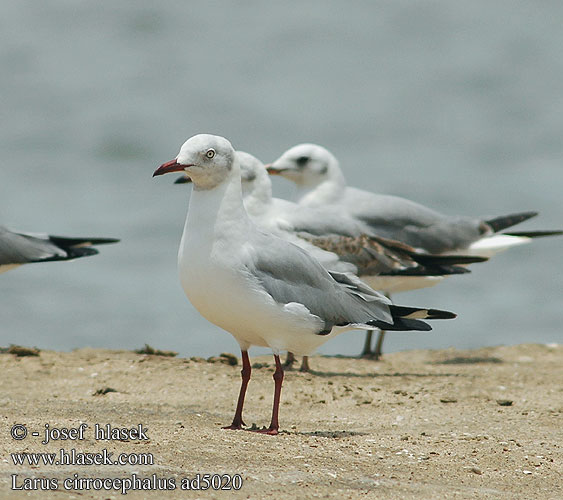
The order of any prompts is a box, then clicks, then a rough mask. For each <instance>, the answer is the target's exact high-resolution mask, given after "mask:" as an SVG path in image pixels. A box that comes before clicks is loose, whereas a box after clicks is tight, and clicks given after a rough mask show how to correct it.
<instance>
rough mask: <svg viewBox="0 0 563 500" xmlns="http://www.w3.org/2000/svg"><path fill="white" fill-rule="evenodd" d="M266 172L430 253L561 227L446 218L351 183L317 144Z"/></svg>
mask: <svg viewBox="0 0 563 500" xmlns="http://www.w3.org/2000/svg"><path fill="white" fill-rule="evenodd" d="M268 172H269V173H270V174H273V175H281V176H283V177H285V178H286V179H288V180H290V181H293V182H294V183H295V184H296V185H297V187H298V197H297V201H298V203H299V204H300V205H301V206H306V207H314V208H317V209H324V208H326V207H333V208H334V207H337V208H338V209H339V210H341V211H344V212H345V213H347V214H348V215H351V216H352V217H354V218H356V219H357V220H358V221H361V222H362V223H364V224H367V225H368V226H369V228H370V230H371V231H372V232H373V233H374V234H377V235H378V236H381V237H384V238H391V239H393V240H398V241H401V242H403V243H406V244H407V245H410V246H411V247H413V248H416V249H417V250H420V251H422V252H427V253H431V254H438V255H454V254H464V255H475V256H481V257H487V258H489V257H492V256H493V255H495V254H496V253H498V252H501V251H504V250H507V249H508V248H510V247H513V246H517V245H522V244H525V243H528V242H530V241H531V240H532V238H535V237H540V236H551V235H557V234H562V231H520V232H515V231H510V232H504V231H505V229H507V228H509V227H511V226H513V225H515V224H518V223H520V222H523V221H525V220H527V219H529V218H531V217H534V216H535V215H537V212H531V211H530V212H521V213H514V214H509V215H504V216H500V217H495V218H484V217H465V216H451V215H444V214H441V213H439V212H437V211H435V210H432V209H431V208H428V207H426V206H424V205H421V204H419V203H416V202H414V201H411V200H408V199H405V198H400V197H398V196H390V195H384V194H375V193H371V192H369V191H365V190H363V189H358V188H354V187H350V186H348V185H347V184H346V180H345V178H344V174H343V173H342V170H341V169H340V165H339V162H338V160H337V159H336V158H335V156H334V155H333V154H332V153H331V152H330V151H328V150H327V149H326V148H324V147H322V146H319V145H316V144H299V145H297V146H294V147H292V148H290V149H289V150H287V151H286V152H285V153H283V154H282V155H281V156H280V157H279V158H278V159H277V160H276V161H274V162H273V163H272V164H270V165H268ZM370 284H372V283H370ZM372 285H373V284H372ZM375 288H376V289H378V290H382V291H383V292H384V293H387V294H388V295H389V294H391V293H395V292H397V291H401V290H397V289H395V290H393V289H390V288H388V287H386V286H382V287H377V286H376V287H375ZM408 289H409V288H408V287H405V288H403V290H408ZM383 335H384V333H383V332H381V333H380V336H379V339H378V342H377V346H376V350H375V352H374V356H375V358H376V359H377V358H378V357H379V356H380V355H381V345H382V342H383Z"/></svg>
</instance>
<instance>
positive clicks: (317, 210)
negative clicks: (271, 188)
mask: <svg viewBox="0 0 563 500" xmlns="http://www.w3.org/2000/svg"><path fill="white" fill-rule="evenodd" d="M276 201H278V200H276ZM283 201H284V202H285V200H283ZM275 211H276V212H277V213H278V214H279V217H278V221H279V224H280V225H281V226H282V227H283V225H284V223H285V224H286V227H284V229H287V230H291V231H294V232H300V231H304V232H306V233H309V234H312V235H315V236H327V235H333V234H334V235H341V236H359V235H360V234H363V233H368V232H369V227H368V226H367V225H366V224H364V223H363V222H361V221H360V220H359V219H357V218H355V217H352V216H350V215H349V214H347V213H346V212H345V211H343V210H342V209H340V208H337V207H333V206H329V205H326V206H323V207H314V208H313V207H304V206H301V205H297V204H294V203H287V202H285V203H284V204H281V203H279V202H278V203H276V205H275Z"/></svg>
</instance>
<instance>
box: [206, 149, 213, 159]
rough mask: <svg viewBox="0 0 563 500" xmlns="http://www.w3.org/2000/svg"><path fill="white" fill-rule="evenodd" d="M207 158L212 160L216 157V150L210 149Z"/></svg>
mask: <svg viewBox="0 0 563 500" xmlns="http://www.w3.org/2000/svg"><path fill="white" fill-rule="evenodd" d="M205 156H207V158H209V159H211V158H213V157H214V156H215V150H214V149H208V150H207V152H206V153H205Z"/></svg>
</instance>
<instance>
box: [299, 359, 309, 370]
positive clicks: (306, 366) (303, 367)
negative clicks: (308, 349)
mask: <svg viewBox="0 0 563 500" xmlns="http://www.w3.org/2000/svg"><path fill="white" fill-rule="evenodd" d="M299 371H300V372H305V373H309V372H310V371H311V368H310V367H309V356H303V362H302V363H301V368H299Z"/></svg>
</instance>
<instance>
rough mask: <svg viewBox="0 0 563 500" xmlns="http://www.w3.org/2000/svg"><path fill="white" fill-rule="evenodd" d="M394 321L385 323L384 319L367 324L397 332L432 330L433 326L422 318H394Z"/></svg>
mask: <svg viewBox="0 0 563 500" xmlns="http://www.w3.org/2000/svg"><path fill="white" fill-rule="evenodd" d="M393 320H394V322H393V323H385V322H384V321H377V320H373V321H368V322H367V324H368V325H369V326H375V327H377V328H379V329H380V330H384V331H386V332H390V331H395V332H405V331H412V330H415V331H419V332H429V331H431V330H432V327H431V326H430V325H429V324H428V323H426V322H424V321H422V320H420V319H409V318H398V317H397V318H393Z"/></svg>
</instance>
